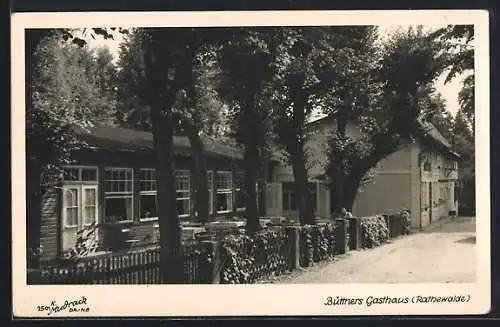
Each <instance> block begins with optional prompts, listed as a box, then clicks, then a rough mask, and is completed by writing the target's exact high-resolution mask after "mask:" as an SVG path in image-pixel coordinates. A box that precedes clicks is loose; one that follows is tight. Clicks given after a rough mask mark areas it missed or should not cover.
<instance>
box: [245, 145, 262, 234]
mask: <svg viewBox="0 0 500 327" xmlns="http://www.w3.org/2000/svg"><path fill="white" fill-rule="evenodd" d="M258 157H259V152H258V149H257V146H256V145H255V144H247V146H246V147H245V153H244V168H245V194H246V196H247V198H246V217H247V226H246V228H247V233H248V235H250V236H253V235H254V234H255V233H256V232H257V231H258V229H259V217H258V212H257V192H256V189H255V184H256V183H257V175H258V171H257V169H258V162H257V161H258V160H256V158H258Z"/></svg>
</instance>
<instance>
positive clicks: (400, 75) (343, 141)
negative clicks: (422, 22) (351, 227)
mask: <svg viewBox="0 0 500 327" xmlns="http://www.w3.org/2000/svg"><path fill="white" fill-rule="evenodd" d="M360 39H361V40H362V39H363V38H360ZM368 40H369V38H368ZM370 43H371V42H367V43H365V44H366V45H367V46H368V47H369V48H371V47H372V45H370ZM361 49H363V47H361ZM440 50H441V45H440V44H439V43H438V42H436V41H435V40H433V39H432V38H430V37H429V36H428V35H426V34H425V33H423V31H422V29H421V28H417V29H416V30H415V29H413V28H410V29H408V31H407V32H397V33H395V34H394V35H392V37H391V39H390V40H389V41H387V42H386V43H385V44H384V45H383V46H382V48H381V49H380V50H377V51H370V53H371V55H375V56H376V60H375V65H374V66H372V65H371V64H369V63H372V62H373V60H370V58H366V57H365V58H363V55H362V54H363V53H364V51H366V50H362V51H355V52H354V54H353V57H354V58H359V59H360V60H353V61H354V63H357V64H358V66H361V67H362V68H361V70H359V68H357V69H354V72H358V71H364V72H365V74H362V75H360V77H361V78H358V79H357V80H355V81H356V82H354V83H355V85H358V87H349V88H347V89H342V88H334V90H333V91H332V92H334V94H335V92H338V93H337V94H336V97H334V99H337V100H338V103H337V104H336V105H335V106H332V107H331V109H330V110H332V109H333V115H334V117H335V118H337V117H338V116H339V114H340V115H342V112H343V111H342V110H340V109H338V108H342V107H343V106H345V108H347V109H345V110H344V112H347V113H352V114H351V115H352V116H351V117H352V119H354V121H355V122H356V123H357V125H358V126H359V130H360V132H361V133H360V134H361V135H360V136H358V137H351V136H347V135H346V136H342V135H339V134H338V133H337V135H335V136H334V137H332V139H331V142H330V151H329V154H330V160H329V165H328V169H327V171H328V172H329V174H330V176H331V179H332V181H334V182H335V183H337V182H338V181H337V180H336V179H334V178H335V177H337V178H338V174H339V171H340V173H342V170H340V169H338V166H339V159H342V160H343V165H344V168H343V174H344V176H343V177H341V178H340V179H339V180H340V184H343V185H337V187H338V188H339V189H340V190H339V191H338V193H343V197H342V198H341V200H342V201H338V200H337V201H336V202H335V205H334V206H332V209H333V210H334V212H333V213H335V211H336V210H339V208H346V209H348V210H351V209H352V206H353V204H354V201H355V198H356V195H357V191H358V188H359V185H360V183H361V182H362V181H363V179H364V178H365V176H366V175H367V174H368V173H369V172H370V171H371V170H372V169H373V168H374V167H376V165H377V164H378V162H379V161H380V160H382V159H383V158H385V157H387V156H388V155H390V154H391V153H394V152H396V151H398V150H399V149H401V148H402V147H403V146H406V145H408V144H409V143H411V142H412V141H413V135H414V133H415V132H416V131H417V130H418V129H419V126H418V124H417V118H418V117H419V116H420V115H421V114H422V107H421V103H422V100H423V99H425V98H426V97H428V96H429V92H430V88H429V85H430V84H431V83H432V82H433V81H434V80H435V78H436V77H437V76H438V75H439V73H440V72H441V71H442V69H443V65H444V62H443V61H444V60H443V58H442V57H441V56H440ZM363 67H364V68H363ZM345 76H347V78H349V75H348V74H346V75H345ZM363 79H364V80H365V81H366V82H363ZM347 92H350V94H349V93H347ZM346 93H347V94H346ZM353 99H354V100H356V101H353ZM356 106H357V107H358V109H357V111H356V110H354V108H356ZM337 124H338V123H337ZM335 209H336V210H335Z"/></svg>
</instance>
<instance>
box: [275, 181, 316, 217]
mask: <svg viewBox="0 0 500 327" xmlns="http://www.w3.org/2000/svg"><path fill="white" fill-rule="evenodd" d="M309 192H310V194H311V202H312V206H313V210H314V212H316V211H317V195H316V183H309ZM298 204H299V199H298V197H297V194H296V192H295V185H294V183H293V182H283V210H285V211H298V210H299V205H298Z"/></svg>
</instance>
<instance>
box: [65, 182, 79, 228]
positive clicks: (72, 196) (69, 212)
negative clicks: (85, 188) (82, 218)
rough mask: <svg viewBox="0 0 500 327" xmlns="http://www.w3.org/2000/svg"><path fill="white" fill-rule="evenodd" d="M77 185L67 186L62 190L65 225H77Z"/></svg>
mask: <svg viewBox="0 0 500 327" xmlns="http://www.w3.org/2000/svg"><path fill="white" fill-rule="evenodd" d="M79 190H80V189H79V188H78V187H71V188H70V187H68V188H66V189H65V190H64V191H65V192H64V210H65V216H66V217H65V221H64V225H65V227H76V226H78V211H79V207H80V192H79Z"/></svg>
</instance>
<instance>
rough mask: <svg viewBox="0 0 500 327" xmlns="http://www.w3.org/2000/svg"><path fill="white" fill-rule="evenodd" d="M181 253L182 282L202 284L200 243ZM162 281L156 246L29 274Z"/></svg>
mask: <svg viewBox="0 0 500 327" xmlns="http://www.w3.org/2000/svg"><path fill="white" fill-rule="evenodd" d="M182 252H183V261H184V275H183V283H185V284H199V283H201V282H202V277H203V276H202V271H201V270H202V260H203V259H202V249H201V246H200V244H199V243H193V244H186V245H183V247H182ZM161 281H162V279H161V272H160V249H159V248H153V249H149V250H144V251H140V252H134V253H127V254H122V255H111V256H104V257H99V258H85V259H82V260H80V261H78V262H71V263H65V264H44V265H42V267H41V269H40V270H39V271H37V272H36V273H31V274H28V283H30V284H160V283H161Z"/></svg>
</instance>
